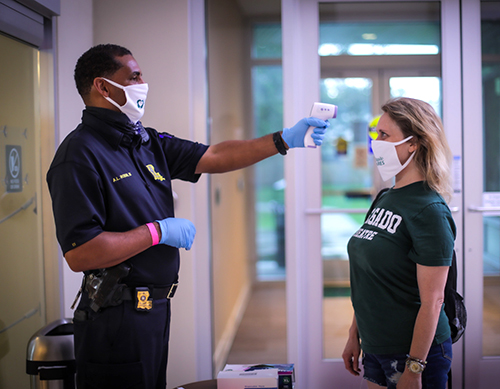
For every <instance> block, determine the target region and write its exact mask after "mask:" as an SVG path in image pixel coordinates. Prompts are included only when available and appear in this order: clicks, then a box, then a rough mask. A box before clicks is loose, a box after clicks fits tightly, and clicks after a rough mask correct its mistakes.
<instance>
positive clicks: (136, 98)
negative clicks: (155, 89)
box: [102, 77, 149, 124]
mask: <svg viewBox="0 0 500 389" xmlns="http://www.w3.org/2000/svg"><path fill="white" fill-rule="evenodd" d="M102 79H103V80H106V81H107V82H109V83H110V84H111V85H114V86H116V87H117V88H120V89H123V91H124V92H125V97H126V98H127V101H126V102H125V104H123V105H121V106H120V105H119V104H118V103H117V102H116V101H114V100H113V99H111V98H110V97H104V98H105V99H106V100H108V101H109V102H110V103H111V104H113V105H114V106H115V107H116V108H118V109H119V110H120V111H121V112H123V113H124V114H125V115H127V117H128V118H129V119H130V121H131V122H132V123H134V124H136V123H137V122H138V121H139V120H141V118H142V115H144V106H145V105H146V97H147V96H148V89H149V87H148V84H133V85H127V86H123V85H120V84H117V83H116V82H114V81H111V80H108V79H107V78H104V77H102Z"/></svg>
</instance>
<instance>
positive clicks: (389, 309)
mask: <svg viewBox="0 0 500 389" xmlns="http://www.w3.org/2000/svg"><path fill="white" fill-rule="evenodd" d="M455 234H456V228H455V223H454V221H453V218H452V217H451V212H450V209H449V208H448V206H447V204H446V202H445V201H444V200H443V198H442V197H441V196H440V195H439V194H438V193H436V192H434V191H432V190H431V189H429V187H428V186H427V185H426V184H425V183H423V182H416V183H413V184H410V185H407V186H405V187H403V188H398V189H394V188H392V189H390V190H389V191H387V192H386V193H385V194H383V195H382V197H381V198H380V199H379V201H377V203H376V204H372V207H371V208H370V210H369V211H368V214H367V217H366V219H365V223H364V224H363V226H362V227H361V228H360V229H359V230H358V231H357V232H356V233H355V234H354V235H353V236H352V237H351V239H350V240H349V243H348V252H349V263H350V272H351V298H352V303H353V307H354V312H355V315H356V322H357V326H358V330H359V335H360V338H361V347H362V349H363V350H364V351H365V352H367V353H371V354H393V353H408V352H409V350H410V345H411V340H412V335H413V327H414V325H415V319H416V317H417V314H418V310H419V308H420V297H419V291H418V284H417V273H416V271H417V269H416V268H417V265H416V264H417V263H418V264H420V265H425V266H450V265H451V260H452V255H453V247H454V241H455ZM449 337H450V328H449V325H448V319H447V317H446V314H445V312H444V310H443V309H441V315H440V317H439V322H438V326H437V330H436V335H435V338H434V343H436V344H440V343H442V342H444V341H445V340H446V339H448V338H449Z"/></svg>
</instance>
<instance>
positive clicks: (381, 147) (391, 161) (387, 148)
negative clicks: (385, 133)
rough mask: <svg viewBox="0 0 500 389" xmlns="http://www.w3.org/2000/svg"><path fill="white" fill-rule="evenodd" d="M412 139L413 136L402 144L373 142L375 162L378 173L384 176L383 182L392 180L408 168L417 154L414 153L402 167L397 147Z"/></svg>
mask: <svg viewBox="0 0 500 389" xmlns="http://www.w3.org/2000/svg"><path fill="white" fill-rule="evenodd" d="M411 138H413V136H409V137H408V138H406V139H403V140H402V141H400V142H387V141H383V140H374V141H372V150H373V155H374V156H375V162H376V164H377V168H378V171H379V172H380V175H381V176H382V180H384V181H387V180H390V179H391V178H392V177H394V176H395V175H396V174H398V173H399V172H400V171H401V170H403V169H404V168H405V167H406V166H408V164H409V163H410V161H411V160H412V158H413V156H414V155H415V152H413V153H412V154H411V155H410V157H409V158H408V160H407V161H406V162H405V163H404V165H402V164H401V162H400V161H399V157H398V152H397V151H396V146H399V145H402V144H403V143H405V142H408V141H409V140H410V139H411Z"/></svg>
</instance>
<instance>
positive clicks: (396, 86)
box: [389, 77, 441, 116]
mask: <svg viewBox="0 0 500 389" xmlns="http://www.w3.org/2000/svg"><path fill="white" fill-rule="evenodd" d="M389 86H390V88H391V98H394V97H413V98H415V99H420V100H423V101H426V102H427V103H429V104H430V105H432V107H433V108H434V109H435V110H436V112H437V113H438V115H440V116H441V79H440V78H439V77H391V79H390V80H389Z"/></svg>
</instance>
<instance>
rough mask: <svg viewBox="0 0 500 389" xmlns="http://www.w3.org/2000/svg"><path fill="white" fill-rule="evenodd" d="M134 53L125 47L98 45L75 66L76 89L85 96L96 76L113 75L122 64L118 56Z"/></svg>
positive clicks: (83, 55)
mask: <svg viewBox="0 0 500 389" xmlns="http://www.w3.org/2000/svg"><path fill="white" fill-rule="evenodd" d="M124 55H132V53H131V52H130V50H128V49H126V48H125V47H122V46H118V45H113V44H103V45H97V46H94V47H92V48H90V49H89V50H87V51H86V52H85V53H83V54H82V56H81V57H80V58H79V59H78V61H77V62H76V66H75V73H74V77H75V83H76V89H77V90H78V93H79V94H80V96H82V97H85V96H87V95H88V94H89V93H90V89H91V88H92V84H93V83H94V79H95V78H96V77H107V78H109V77H111V76H112V75H113V74H114V73H115V72H116V71H118V70H119V69H120V68H121V67H122V65H121V63H120V62H118V61H117V60H116V58H117V57H123V56H124Z"/></svg>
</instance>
